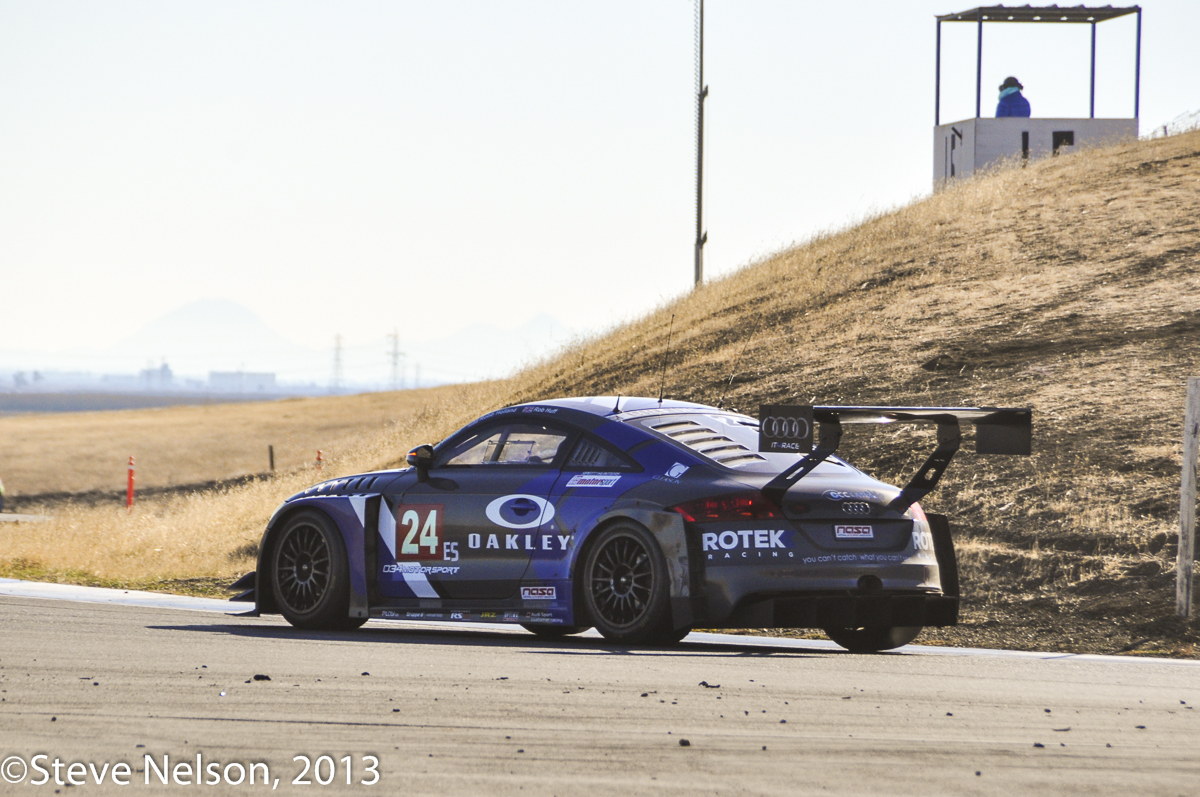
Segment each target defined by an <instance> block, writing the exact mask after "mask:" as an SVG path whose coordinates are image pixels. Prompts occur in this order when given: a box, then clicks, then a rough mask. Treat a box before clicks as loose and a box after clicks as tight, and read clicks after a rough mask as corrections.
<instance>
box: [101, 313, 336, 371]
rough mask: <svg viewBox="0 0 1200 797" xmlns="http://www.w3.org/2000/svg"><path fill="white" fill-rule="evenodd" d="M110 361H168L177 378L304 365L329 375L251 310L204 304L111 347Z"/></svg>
mask: <svg viewBox="0 0 1200 797" xmlns="http://www.w3.org/2000/svg"><path fill="white" fill-rule="evenodd" d="M105 354H107V355H109V356H112V357H121V358H126V357H128V358H140V359H141V360H145V361H154V362H156V363H157V362H160V361H162V360H164V359H165V360H166V361H167V362H168V363H170V365H171V367H172V368H173V369H175V370H176V371H177V372H185V373H197V374H199V373H205V372H207V371H234V370H238V369H243V370H247V371H276V370H279V369H280V368H283V367H287V368H295V367H297V366H301V367H302V366H303V365H305V364H308V365H311V366H316V365H318V364H320V366H321V367H322V368H323V370H326V371H327V370H328V368H329V366H328V365H326V364H325V362H324V361H325V360H326V357H325V355H324V353H322V352H318V351H314V350H312V349H309V348H307V347H305V346H301V345H299V344H297V343H294V342H292V341H290V340H288V339H287V338H285V337H284V336H283V335H281V334H279V333H278V332H276V331H275V330H274V329H272V328H271V327H269V326H267V325H266V324H265V323H264V322H263V320H262V319H261V318H259V317H258V316H257V315H255V314H254V312H253V311H252V310H250V309H249V308H247V307H245V306H243V305H241V304H238V303H237V302H231V301H227V300H224V299H203V300H201V301H198V302H192V303H191V304H186V305H184V306H183V307H180V308H179V309H177V310H172V311H171V312H169V313H167V314H166V315H164V316H162V317H161V318H158V319H155V320H154V321H151V322H150V323H148V324H146V325H145V326H144V327H142V328H141V329H139V330H138V331H137V332H135V333H133V334H132V335H130V336H129V337H127V338H125V339H124V340H121V341H119V342H117V343H115V344H114V345H112V346H110V347H109V348H108V349H107V350H106V351H105Z"/></svg>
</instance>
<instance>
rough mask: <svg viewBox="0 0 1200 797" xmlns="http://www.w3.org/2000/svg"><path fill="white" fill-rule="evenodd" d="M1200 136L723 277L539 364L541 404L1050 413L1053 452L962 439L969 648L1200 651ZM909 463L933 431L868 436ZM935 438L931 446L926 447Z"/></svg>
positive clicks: (954, 197) (993, 187) (856, 452)
mask: <svg viewBox="0 0 1200 797" xmlns="http://www.w3.org/2000/svg"><path fill="white" fill-rule="evenodd" d="M1198 267H1200V133H1192V134H1188V135H1185V136H1179V137H1175V138H1168V139H1162V140H1158V141H1153V142H1140V143H1137V144H1130V145H1126V146H1122V147H1118V148H1115V149H1109V150H1103V151H1097V152H1089V153H1082V154H1080V155H1077V156H1074V157H1067V158H1060V159H1054V160H1051V161H1045V162H1042V163H1039V164H1036V165H1033V166H1031V167H1030V168H1027V169H1023V170H1021V169H1017V170H1013V171H1008V172H1005V173H1001V174H998V175H995V176H993V177H990V178H987V179H981V180H977V181H975V182H972V183H969V184H966V185H963V186H959V187H957V188H955V189H953V190H950V191H946V192H943V193H941V194H938V195H937V196H935V197H933V198H931V199H929V200H927V201H924V202H920V203H918V204H915V205H913V206H911V207H908V208H905V209H902V210H900V211H897V212H894V213H890V214H887V215H884V216H882V217H880V218H877V219H874V220H872V221H869V222H868V223H866V224H863V225H861V226H859V227H856V228H854V229H851V230H848V231H846V232H843V233H840V234H836V235H831V236H828V237H826V238H824V239H822V240H818V241H815V242H813V243H811V244H808V245H805V246H801V247H798V248H796V249H793V250H791V251H788V252H784V253H782V254H780V255H778V256H776V257H773V258H771V259H769V260H768V261H766V262H764V263H761V264H758V265H756V266H754V267H751V268H748V269H745V270H744V271H742V272H739V273H738V274H736V275H734V276H732V277H730V278H729V279H726V280H723V281H720V282H717V283H714V284H712V285H709V286H707V287H705V288H704V289H703V290H701V291H698V292H696V293H695V294H693V295H692V296H689V297H687V298H686V299H683V300H681V301H679V302H677V303H675V304H674V305H672V306H669V307H665V308H663V309H661V310H660V311H659V312H657V313H655V314H654V315H652V316H651V317H649V318H647V319H645V320H644V321H642V322H640V323H637V324H634V325H632V326H630V327H628V328H626V329H623V330H620V331H618V332H617V333H615V334H614V335H612V336H611V337H610V338H608V339H605V340H601V341H597V342H596V343H594V344H593V345H592V346H590V347H588V348H586V349H584V350H582V351H578V352H574V353H572V356H571V357H570V358H563V359H562V360H560V361H559V362H557V363H554V364H553V365H551V366H550V367H549V368H547V369H545V370H544V371H543V373H542V378H543V379H542V382H541V384H540V385H538V387H537V388H536V389H535V390H532V391H531V395H540V396H552V395H563V394H572V393H584V394H586V393H613V392H616V391H621V392H624V393H626V394H650V395H654V394H655V393H656V392H657V388H658V379H659V365H660V363H661V357H662V354H663V350H664V347H665V343H666V338H667V334H668V329H669V327H670V321H669V319H670V316H671V315H672V314H674V315H675V320H674V329H675V341H676V342H675V347H674V348H675V352H674V353H673V355H672V360H673V362H674V363H675V364H674V365H673V366H672V368H671V370H670V374H669V377H668V379H667V394H668V395H670V396H672V397H677V398H687V399H694V400H699V401H708V402H713V401H715V400H716V399H717V398H718V396H720V395H721V393H722V390H723V389H724V387H723V385H722V384H721V383H722V381H723V380H727V379H728V378H729V375H730V374H731V373H733V372H734V371H735V370H736V372H737V377H736V379H735V381H734V383H733V386H732V388H731V389H730V390H729V392H728V396H727V398H726V401H727V403H729V404H732V405H734V406H737V407H739V408H741V409H743V410H747V411H750V412H754V411H756V408H757V405H758V404H759V403H768V402H773V401H785V400H795V401H815V402H819V403H839V402H841V403H879V404H950V405H954V404H967V405H972V404H991V405H1007V406H1030V407H1033V408H1034V410H1035V416H1034V417H1035V433H1036V437H1035V452H1036V453H1035V456H1034V457H1032V458H1030V459H1018V458H984V457H978V456H976V455H974V454H973V453H968V452H966V451H964V452H963V453H961V454H960V455H959V456H958V458H957V459H956V461H955V463H954V465H952V466H951V468H950V471H949V474H948V478H947V480H946V481H945V482H944V483H943V485H942V487H941V488H940V489H939V491H938V492H937V493H935V494H933V495H932V496H930V499H929V500H928V501H927V502H926V503H927V505H928V506H929V507H930V508H932V509H935V510H940V511H944V512H947V513H948V514H950V515H951V516H952V517H954V518H956V521H957V522H956V528H957V530H958V535H959V539H960V541H961V556H962V559H963V565H964V572H963V582H964V584H965V585H966V589H967V591H968V594H967V599H968V603H967V605H968V612H967V617H968V619H969V621H970V622H969V623H968V624H965V625H964V626H961V627H960V628H958V629H955V630H954V631H951V632H946V633H944V634H941V635H940V636H941V637H943V638H946V639H952V640H954V641H955V642H957V643H976V644H1007V645H1015V646H1018V647H1021V646H1028V647H1040V648H1046V647H1051V648H1054V647H1067V648H1086V649H1103V650H1119V649H1123V648H1130V649H1141V650H1146V649H1151V648H1154V647H1156V646H1160V645H1161V646H1165V647H1166V648H1171V649H1175V648H1179V649H1182V650H1183V651H1190V652H1192V653H1195V642H1196V640H1197V637H1196V634H1195V629H1194V628H1193V629H1192V630H1191V631H1190V632H1189V631H1188V630H1187V629H1185V628H1183V627H1182V626H1181V625H1179V624H1178V623H1176V622H1173V621H1171V620H1165V621H1164V620H1163V619H1162V618H1164V617H1170V616H1171V615H1172V614H1173V601H1174V593H1173V583H1174V582H1173V574H1172V569H1173V564H1174V556H1175V540H1176V539H1177V535H1176V530H1175V523H1176V522H1177V518H1178V514H1177V511H1178V489H1179V487H1178V484H1179V481H1178V480H1179V467H1180V448H1181V438H1182V423H1181V415H1182V407H1183V391H1184V380H1185V378H1186V377H1187V376H1188V375H1191V374H1196V373H1198V372H1200V371H1198V370H1197V363H1196V360H1197V354H1198V353H1200V339H1198V338H1197V335H1196V333H1197V332H1198V331H1200V314H1198V311H1200V268H1198ZM847 438H848V439H847V441H846V443H845V444H844V446H843V449H842V450H843V451H844V452H845V453H847V454H849V455H850V456H851V458H852V459H853V460H854V461H855V462H857V463H858V464H860V465H862V466H864V467H866V468H867V469H868V470H872V471H874V472H876V473H878V474H880V475H882V476H884V477H886V478H891V479H897V478H903V477H905V476H906V475H907V474H908V473H909V472H911V470H912V469H913V468H914V467H915V466H916V465H917V464H918V463H919V462H920V461H921V457H922V456H923V455H924V453H925V452H926V451H927V450H928V447H929V446H930V437H929V433H924V435H921V434H919V433H918V434H914V433H913V432H912V431H911V430H909V429H895V430H891V429H889V430H881V431H879V432H877V433H875V434H874V435H861V434H858V433H857V430H854V431H853V432H852V433H850V434H848V436H847ZM914 438H919V439H921V443H920V444H919V447H920V451H919V452H918V450H917V449H915V448H914V446H913V445H912V444H911V442H910V441H912V440H913V439H914Z"/></svg>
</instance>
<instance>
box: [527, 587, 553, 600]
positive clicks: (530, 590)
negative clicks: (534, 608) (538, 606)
mask: <svg viewBox="0 0 1200 797" xmlns="http://www.w3.org/2000/svg"><path fill="white" fill-rule="evenodd" d="M557 594H558V593H557V590H555V588H554V587H521V600H526V601H552V600H557V599H558V598H557Z"/></svg>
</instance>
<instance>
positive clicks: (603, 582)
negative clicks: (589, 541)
mask: <svg viewBox="0 0 1200 797" xmlns="http://www.w3.org/2000/svg"><path fill="white" fill-rule="evenodd" d="M582 582H583V584H582V587H583V596H584V603H585V604H586V606H587V610H588V614H590V615H591V619H592V623H593V624H594V625H595V626H596V630H597V631H599V632H600V633H601V634H602V635H603V636H604V638H605V639H611V640H613V641H614V642H622V643H626V644H634V645H637V644H642V643H646V642H651V643H654V642H660V643H661V642H663V641H664V640H667V639H669V637H670V636H671V634H672V628H671V611H670V608H671V607H670V595H669V587H668V579H667V563H666V561H665V560H664V559H663V555H662V551H661V550H659V547H658V543H657V542H655V540H654V538H653V537H652V536H651V535H650V532H648V531H646V530H645V529H643V528H642V527H641V526H635V525H633V524H632V523H622V524H620V525H616V526H610V527H609V528H607V529H604V530H603V531H601V532H600V537H599V538H598V539H597V540H596V542H595V544H594V545H592V546H591V548H589V549H588V555H587V559H586V560H585V561H584V565H583V574H582Z"/></svg>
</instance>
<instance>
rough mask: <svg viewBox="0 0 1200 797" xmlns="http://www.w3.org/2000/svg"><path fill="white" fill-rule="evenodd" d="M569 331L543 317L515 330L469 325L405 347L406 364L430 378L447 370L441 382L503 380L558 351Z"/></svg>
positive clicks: (552, 320)
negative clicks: (504, 377)
mask: <svg viewBox="0 0 1200 797" xmlns="http://www.w3.org/2000/svg"><path fill="white" fill-rule="evenodd" d="M571 334H572V333H571V330H569V329H568V328H567V327H565V326H563V324H562V323H560V322H559V321H558V319H556V318H554V317H553V316H550V315H546V314H545V313H543V314H541V315H538V316H535V317H534V318H532V319H530V320H529V321H526V322H525V323H524V324H522V325H521V326H519V327H517V328H515V329H500V328H498V327H495V326H492V325H490V324H472V325H471V326H468V327H464V328H463V329H460V330H458V331H457V332H453V333H451V334H450V335H447V336H446V337H443V338H437V339H434V340H429V341H415V342H413V343H411V344H409V345H408V346H407V347H406V350H407V352H408V361H409V362H410V363H417V362H419V363H421V366H422V368H424V369H426V373H428V374H429V375H431V376H438V369H448V373H447V374H446V379H445V381H457V379H456V378H455V377H457V378H462V379H487V378H495V377H501V376H506V375H508V374H510V373H512V372H513V371H514V370H516V369H517V368H520V367H521V366H522V365H525V364H527V363H529V362H532V361H533V360H536V359H538V358H539V357H543V356H545V355H547V354H549V353H551V352H552V351H554V350H556V349H558V348H559V347H561V346H562V345H563V344H565V343H567V342H568V341H569V340H570V339H571Z"/></svg>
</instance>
